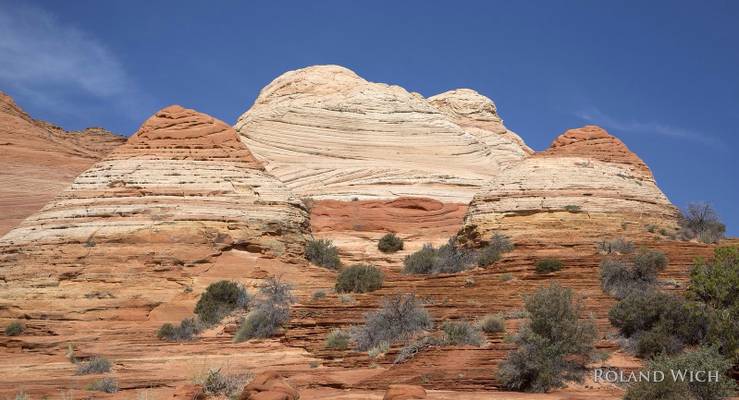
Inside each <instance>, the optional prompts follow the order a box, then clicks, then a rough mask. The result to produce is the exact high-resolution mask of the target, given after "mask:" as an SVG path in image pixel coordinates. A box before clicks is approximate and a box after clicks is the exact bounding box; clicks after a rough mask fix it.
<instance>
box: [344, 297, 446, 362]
mask: <svg viewBox="0 0 739 400" xmlns="http://www.w3.org/2000/svg"><path fill="white" fill-rule="evenodd" d="M364 320H365V323H364V325H362V326H360V327H356V328H355V329H354V330H353V331H352V338H353V339H354V341H355V342H356V347H357V349H358V350H361V351H366V350H368V349H370V348H372V347H375V346H377V345H378V344H380V342H387V343H389V344H392V343H394V342H397V341H399V340H405V339H407V338H409V337H411V336H412V335H413V334H415V333H416V332H418V331H421V330H424V329H428V328H430V327H431V325H432V323H431V317H430V316H429V313H428V311H426V309H425V308H424V307H423V305H421V302H420V301H418V299H417V298H416V296H415V295H413V294H408V295H403V296H392V297H390V298H387V299H385V301H384V302H383V305H382V308H380V309H379V310H375V311H372V312H370V313H367V314H366V315H365V317H364Z"/></svg>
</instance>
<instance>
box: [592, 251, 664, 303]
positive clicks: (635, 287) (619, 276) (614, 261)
mask: <svg viewBox="0 0 739 400" xmlns="http://www.w3.org/2000/svg"><path fill="white" fill-rule="evenodd" d="M666 266H667V257H665V255H664V254H663V253H661V252H659V251H654V250H648V249H642V250H640V251H639V252H638V253H636V254H634V255H633V256H632V257H631V258H630V259H628V260H627V259H626V258H606V259H604V260H603V261H602V262H601V264H600V279H601V287H602V288H603V291H605V292H606V293H608V294H610V295H611V296H614V297H616V298H618V299H622V298H624V297H626V296H627V295H628V294H629V293H632V292H645V291H649V290H651V289H652V288H654V286H655V284H656V283H657V274H658V273H659V272H661V271H663V270H664V269H665V267H666Z"/></svg>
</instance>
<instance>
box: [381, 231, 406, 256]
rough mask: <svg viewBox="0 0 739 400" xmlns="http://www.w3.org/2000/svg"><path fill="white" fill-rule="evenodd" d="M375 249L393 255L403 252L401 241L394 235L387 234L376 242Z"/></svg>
mask: <svg viewBox="0 0 739 400" xmlns="http://www.w3.org/2000/svg"><path fill="white" fill-rule="evenodd" d="M377 248H378V249H379V250H380V251H381V252H383V253H395V252H396V251H400V250H403V239H401V238H400V237H399V236H397V235H396V234H394V233H388V234H387V235H385V236H383V237H381V238H380V241H379V242H377Z"/></svg>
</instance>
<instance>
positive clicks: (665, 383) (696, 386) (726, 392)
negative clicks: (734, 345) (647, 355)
mask: <svg viewBox="0 0 739 400" xmlns="http://www.w3.org/2000/svg"><path fill="white" fill-rule="evenodd" d="M729 368H731V362H729V361H727V360H726V359H725V358H723V357H722V356H721V354H719V353H718V351H717V350H716V349H714V348H708V347H701V348H699V349H697V350H696V351H693V352H688V353H683V354H679V355H676V356H664V355H663V356H658V357H656V358H655V359H653V360H652V361H650V362H649V364H648V365H647V367H646V368H645V370H646V371H648V374H649V376H653V375H654V372H655V371H660V372H661V373H662V374H664V379H663V380H661V381H659V382H657V381H653V382H648V381H646V380H642V381H640V382H636V383H633V384H631V385H630V386H629V387H628V389H627V391H626V395H625V396H624V399H625V400H658V399H686V400H693V399H697V400H719V399H723V398H726V397H728V396H731V395H733V394H734V390H735V387H736V385H735V383H734V380H733V379H732V378H730V377H728V376H726V375H725V374H724V371H727V370H728V369H729ZM675 371H719V379H718V381H717V382H715V381H709V380H708V379H701V380H705V381H706V382H699V380H698V379H692V380H690V379H688V378H687V375H686V378H685V379H680V378H679V376H677V375H676V376H677V379H674V378H673V372H675ZM704 378H705V377H704Z"/></svg>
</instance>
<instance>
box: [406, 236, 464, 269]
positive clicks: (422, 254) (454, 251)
mask: <svg viewBox="0 0 739 400" xmlns="http://www.w3.org/2000/svg"><path fill="white" fill-rule="evenodd" d="M476 262H477V252H475V251H473V250H471V249H466V248H463V247H461V246H459V245H458V244H457V238H456V237H451V238H450V239H449V241H448V242H447V243H446V244H444V245H442V246H440V247H439V248H438V249H437V248H434V246H433V245H431V244H425V245H424V246H423V247H422V248H421V249H420V250H418V251H417V252H415V253H413V254H409V255H407V256H406V257H405V259H404V260H403V272H405V273H407V274H439V273H446V274H452V273H457V272H461V271H464V270H466V269H469V268H470V267H472V266H473V265H474V264H475V263H476Z"/></svg>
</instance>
